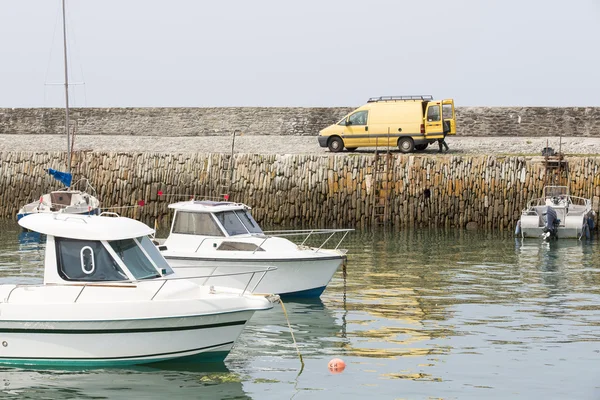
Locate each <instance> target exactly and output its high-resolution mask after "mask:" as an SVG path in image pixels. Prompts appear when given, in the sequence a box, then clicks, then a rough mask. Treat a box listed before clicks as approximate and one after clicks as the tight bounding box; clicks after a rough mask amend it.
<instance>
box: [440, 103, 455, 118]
mask: <svg viewBox="0 0 600 400" xmlns="http://www.w3.org/2000/svg"><path fill="white" fill-rule="evenodd" d="M442 117H443V118H444V119H452V118H453V117H454V116H453V115H452V104H444V105H443V106H442Z"/></svg>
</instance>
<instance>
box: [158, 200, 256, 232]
mask: <svg viewBox="0 0 600 400" xmlns="http://www.w3.org/2000/svg"><path fill="white" fill-rule="evenodd" d="M169 208H172V209H174V210H175V215H174V216H173V223H172V225H171V234H181V235H200V236H211V237H214V236H223V237H231V236H240V235H263V231H262V229H261V228H260V227H259V226H258V223H256V221H255V220H254V218H253V217H252V215H251V214H250V207H248V206H247V205H245V204H240V203H232V202H223V201H210V200H190V201H183V202H179V203H175V204H169Z"/></svg>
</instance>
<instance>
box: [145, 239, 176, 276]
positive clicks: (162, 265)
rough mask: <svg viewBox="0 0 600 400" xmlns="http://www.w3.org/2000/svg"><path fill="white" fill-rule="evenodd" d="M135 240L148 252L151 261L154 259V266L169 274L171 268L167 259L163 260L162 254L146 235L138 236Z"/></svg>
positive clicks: (164, 273)
mask: <svg viewBox="0 0 600 400" xmlns="http://www.w3.org/2000/svg"><path fill="white" fill-rule="evenodd" d="M137 240H138V242H140V245H141V246H142V248H143V249H144V250H146V253H148V255H149V256H150V258H151V259H152V261H154V264H156V266H157V267H158V268H159V269H160V270H161V271H163V272H162V273H163V275H169V274H172V273H173V270H172V269H171V267H170V266H169V264H168V263H167V260H165V258H164V257H163V256H162V254H160V251H159V250H158V248H157V247H156V246H155V245H154V243H152V241H151V240H150V239H149V238H148V236H144V237H139V238H137Z"/></svg>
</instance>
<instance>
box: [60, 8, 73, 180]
mask: <svg viewBox="0 0 600 400" xmlns="http://www.w3.org/2000/svg"><path fill="white" fill-rule="evenodd" d="M62 17H63V18H62V19H63V21H62V22H63V49H64V51H63V53H64V57H65V60H64V61H65V132H66V133H67V172H71V138H70V133H69V73H68V67H67V21H66V20H67V18H66V13H65V0H62Z"/></svg>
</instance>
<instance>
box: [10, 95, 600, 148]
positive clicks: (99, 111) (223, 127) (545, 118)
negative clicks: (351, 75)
mask: <svg viewBox="0 0 600 400" xmlns="http://www.w3.org/2000/svg"><path fill="white" fill-rule="evenodd" d="M358 106H360V105H357V107H358ZM354 108H356V107H330V108H301V107H296V108H293V107H221V108H74V109H72V110H71V119H72V124H73V125H76V131H77V134H79V135H136V136H210V135H231V134H232V132H233V131H234V130H239V131H240V132H243V133H244V134H245V135H299V136H315V135H317V134H318V132H319V130H321V129H323V128H324V127H326V126H328V125H330V124H333V123H335V122H337V121H338V120H339V119H340V118H342V117H343V116H344V115H346V114H347V113H348V112H350V111H352V110H353V109H354ZM64 118H65V116H64V110H63V109H59V108H16V109H8V108H4V109H0V134H64ZM456 118H457V134H458V135H462V136H559V135H563V136H600V108H599V107H457V117H456ZM0 150H1V149H0Z"/></svg>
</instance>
